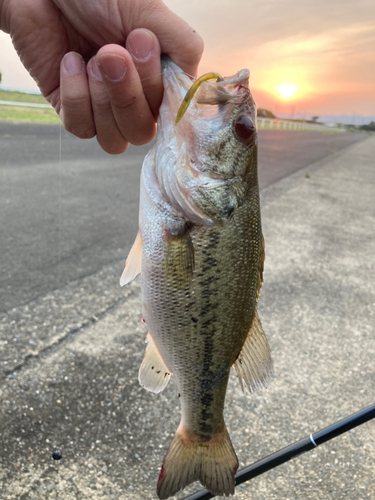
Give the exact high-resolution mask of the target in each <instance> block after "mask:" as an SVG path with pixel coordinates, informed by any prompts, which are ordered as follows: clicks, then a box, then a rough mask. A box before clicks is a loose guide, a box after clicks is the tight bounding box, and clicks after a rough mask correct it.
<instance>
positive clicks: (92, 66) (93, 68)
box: [88, 57, 103, 81]
mask: <svg viewBox="0 0 375 500" xmlns="http://www.w3.org/2000/svg"><path fill="white" fill-rule="evenodd" d="M88 68H89V71H90V73H91V75H92V76H93V77H94V78H95V79H96V80H99V81H102V80H103V78H102V74H101V73H100V69H99V66H98V63H97V61H96V57H93V58H92V59H90V61H89V63H88Z"/></svg>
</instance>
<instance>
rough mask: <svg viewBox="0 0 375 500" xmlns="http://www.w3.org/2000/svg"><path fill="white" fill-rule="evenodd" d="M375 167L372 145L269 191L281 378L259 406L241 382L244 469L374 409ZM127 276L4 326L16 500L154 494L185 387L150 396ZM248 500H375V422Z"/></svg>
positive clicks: (7, 427) (2, 465) (9, 458)
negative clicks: (142, 381)
mask: <svg viewBox="0 0 375 500" xmlns="http://www.w3.org/2000/svg"><path fill="white" fill-rule="evenodd" d="M374 158H375V137H369V138H368V139H367V140H365V141H363V142H360V143H357V144H354V145H352V146H350V147H349V148H347V149H345V150H343V151H341V152H340V153H339V154H336V155H334V156H332V157H329V158H328V159H327V158H326V159H324V160H322V161H320V162H318V163H315V164H312V165H309V166H308V167H307V168H305V169H303V170H300V171H298V172H296V173H295V174H292V175H290V176H288V177H285V178H284V179H281V180H279V181H278V182H276V183H274V184H273V185H271V186H269V187H268V188H265V189H264V190H263V192H262V204H263V211H262V221H263V229H264V236H265V241H266V267H265V276H264V278H265V283H264V287H263V291H262V296H261V299H260V304H259V309H260V317H261V319H262V323H263V326H264V330H265V332H266V334H267V336H268V338H269V341H270V345H271V349H272V353H273V358H274V362H275V371H276V377H275V379H274V381H273V382H272V383H271V385H270V386H269V388H268V389H267V390H266V391H264V392H262V393H259V394H256V395H253V396H250V395H248V394H242V392H241V390H240V388H239V386H238V383H237V381H236V379H235V377H234V376H233V377H232V378H231V381H230V385H229V389H228V394H227V400H226V410H225V416H226V421H227V425H228V430H229V433H230V435H231V438H232V441H233V444H234V447H235V449H236V451H237V454H238V457H239V460H240V467H242V466H244V465H247V464H250V463H252V462H253V461H255V460H257V459H259V458H261V457H263V456H265V455H268V454H270V453H272V452H274V451H275V450H277V449H279V448H281V447H283V446H286V445H287V444H289V443H291V442H293V441H295V440H297V439H300V438H302V437H304V436H306V435H307V434H309V433H311V432H315V431H317V430H319V429H320V428H322V427H325V426H326V425H329V424H330V423H333V422H335V421H336V420H338V419H340V418H342V417H344V416H346V415H349V414H351V413H353V412H355V411H357V410H359V409H361V408H363V407H365V406H367V405H369V404H372V403H374V399H375V396H374V386H375V384H374V383H375V375H374V370H373V363H374V356H375V337H374V317H375V312H374V302H375V285H374V283H375V280H374V277H375V276H374V275H375V239H374V227H375V203H374V200H375V168H374ZM119 267H120V265H119V264H114V265H111V266H107V267H106V268H104V269H102V270H101V271H100V272H98V273H95V274H93V275H91V276H88V277H86V278H84V279H83V280H79V281H77V282H71V283H69V284H68V285H66V286H63V287H61V288H59V289H57V290H55V291H53V292H51V293H49V294H48V295H46V296H43V297H40V298H38V299H37V300H35V301H34V302H31V303H29V304H28V305H27V306H22V307H20V308H15V309H13V310H10V311H8V312H7V313H6V314H5V315H3V317H2V318H0V339H1V341H2V345H1V344H0V345H1V355H0V364H1V368H2V373H3V378H2V379H1V380H0V496H1V497H2V498H4V500H41V499H42V500H50V499H51V500H52V499H55V498H56V497H61V498H64V500H77V499H78V500H81V499H86V498H92V499H94V500H96V499H98V500H99V499H101V500H115V499H118V500H127V499H135V500H138V499H150V500H151V499H155V498H156V495H155V485H156V481H157V476H158V470H159V467H160V465H161V462H162V459H163V455H164V452H165V450H166V448H167V447H168V445H169V442H170V439H171V436H172V435H173V434H174V431H175V429H176V427H177V425H178V421H179V402H178V397H177V393H176V392H177V391H176V387H175V386H174V384H173V383H171V384H169V386H168V387H167V388H166V390H165V391H164V392H163V393H162V394H160V395H153V394H150V393H147V392H146V391H144V390H143V389H142V388H141V387H140V386H139V385H138V381H137V371H138V367H139V365H140V362H141V360H142V356H143V350H144V346H145V344H144V337H145V334H146V329H145V327H144V325H143V324H142V323H141V321H140V319H141V309H140V295H139V292H140V290H139V282H138V281H136V282H133V283H132V284H130V285H129V286H128V287H127V288H125V289H120V288H119V287H118V278H119ZM54 449H60V450H61V451H62V454H63V458H62V460H61V461H59V462H54V461H53V460H52V458H51V453H52V451H53V450H54ZM199 488H200V486H198V485H193V486H192V487H190V488H189V490H185V491H184V493H183V494H182V495H179V496H178V497H177V498H183V497H184V496H185V495H186V494H187V493H188V492H189V491H190V492H192V491H196V490H197V489H199ZM236 498H238V499H250V498H251V499H252V500H264V499H267V500H276V499H280V498H283V499H290V500H294V499H302V498H303V499H313V500H318V499H319V500H321V499H322V498H324V499H332V500H341V499H342V500H343V499H351V500H352V499H353V500H357V499H366V500H370V499H373V498H375V422H369V423H367V424H365V425H363V426H360V427H358V428H356V429H354V430H353V431H350V432H349V433H347V434H345V435H343V436H341V437H338V438H336V439H334V440H333V441H330V442H329V443H326V444H325V445H322V446H321V447H319V448H318V449H317V450H314V451H311V452H309V453H307V454H305V455H303V456H301V457H299V458H297V459H295V460H293V461H292V462H289V463H287V464H284V465H283V466H281V467H279V468H277V469H274V470H273V471H270V472H268V473H267V474H264V475H262V476H260V477H258V478H256V479H254V480H252V481H251V482H249V483H247V484H245V485H243V486H241V487H239V488H238V490H237V492H236Z"/></svg>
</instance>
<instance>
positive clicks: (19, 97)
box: [0, 90, 48, 104]
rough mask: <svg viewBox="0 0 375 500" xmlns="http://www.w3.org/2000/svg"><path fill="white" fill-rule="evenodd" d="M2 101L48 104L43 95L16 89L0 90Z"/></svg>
mask: <svg viewBox="0 0 375 500" xmlns="http://www.w3.org/2000/svg"><path fill="white" fill-rule="evenodd" d="M0 101H13V102H33V103H39V104H48V102H47V101H46V100H45V99H44V97H43V96H42V95H34V94H25V93H24V92H17V91H15V90H0Z"/></svg>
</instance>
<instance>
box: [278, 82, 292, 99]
mask: <svg viewBox="0 0 375 500" xmlns="http://www.w3.org/2000/svg"><path fill="white" fill-rule="evenodd" d="M295 92H296V87H295V86H294V85H291V84H290V83H283V84H282V85H280V86H279V93H280V94H281V95H282V96H283V97H284V98H285V99H289V97H292V96H293V95H294V94H295Z"/></svg>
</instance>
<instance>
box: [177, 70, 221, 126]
mask: <svg viewBox="0 0 375 500" xmlns="http://www.w3.org/2000/svg"><path fill="white" fill-rule="evenodd" d="M212 79H215V80H216V81H217V82H222V81H223V80H224V78H223V77H222V76H220V75H219V73H206V74H205V75H202V76H201V77H199V78H198V79H197V80H196V81H195V82H194V83H193V85H192V86H191V87H190V89H189V90H188V91H187V92H186V95H185V97H184V98H183V100H182V103H181V106H180V108H179V110H178V112H177V117H176V121H175V125H177V123H178V122H179V121H180V120H181V118H182V117H183V116H184V114H185V112H186V110H187V109H188V107H189V104H190V103H191V100H192V99H193V97H194V94H195V93H196V91H197V90H198V89H199V87H200V86H201V85H202V83H203V82H207V80H212Z"/></svg>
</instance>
